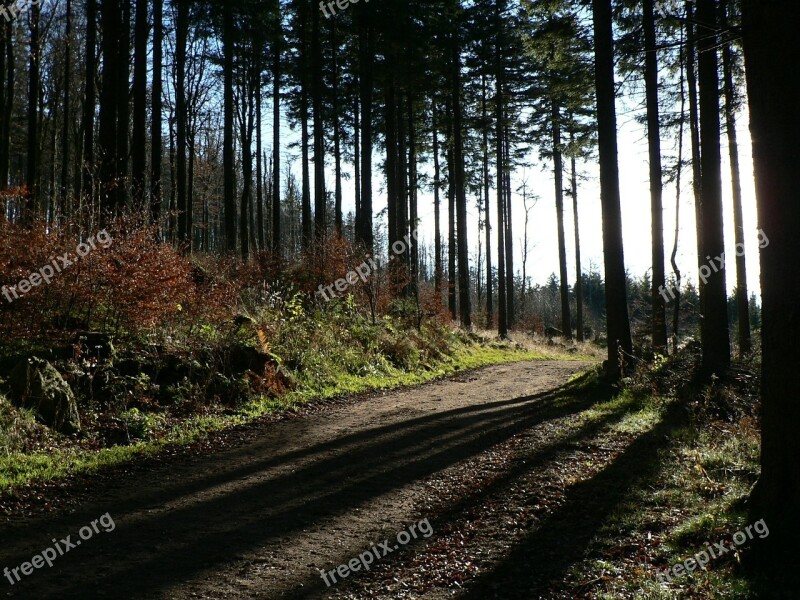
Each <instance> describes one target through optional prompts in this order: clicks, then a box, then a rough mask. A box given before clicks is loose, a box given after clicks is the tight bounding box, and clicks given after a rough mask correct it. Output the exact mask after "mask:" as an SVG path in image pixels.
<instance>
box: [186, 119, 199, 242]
mask: <svg viewBox="0 0 800 600" xmlns="http://www.w3.org/2000/svg"><path fill="white" fill-rule="evenodd" d="M186 139H187V143H186V146H187V154H188V160H187V168H186V238H187V240H188V242H189V245H188V247H187V250H188V251H189V252H192V251H193V250H194V249H195V248H196V247H197V244H196V243H195V239H194V165H195V159H196V157H197V156H196V155H197V150H196V148H197V146H196V142H197V129H196V125H195V121H191V122H190V123H189V124H188V128H187V136H186Z"/></svg>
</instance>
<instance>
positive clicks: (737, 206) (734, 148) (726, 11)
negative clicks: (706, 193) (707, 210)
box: [720, 0, 751, 355]
mask: <svg viewBox="0 0 800 600" xmlns="http://www.w3.org/2000/svg"><path fill="white" fill-rule="evenodd" d="M720 10H721V11H722V18H723V25H724V27H725V30H726V31H725V35H726V36H729V35H730V33H731V32H730V28H731V26H732V18H731V14H730V13H731V6H730V2H729V0H722V2H721V3H720ZM737 66H738V63H737V61H736V57H735V55H734V51H733V47H732V44H731V43H730V42H727V43H725V44H724V45H723V46H722V68H723V73H724V82H723V89H724V93H725V128H726V130H727V133H728V155H729V157H730V163H731V190H732V195H733V227H734V237H735V241H736V307H737V310H738V319H737V320H738V333H739V336H738V339H739V353H740V354H741V355H744V354H747V353H748V352H750V348H751V342H750V312H749V307H748V294H747V259H746V257H745V251H744V250H745V241H744V216H743V213H742V176H741V169H740V165H739V139H738V134H737V133H736V112H737V110H738V108H739V98H738V94H737V86H736V85H735V83H734V70H735V68H736V67H737Z"/></svg>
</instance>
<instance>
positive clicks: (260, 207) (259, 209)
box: [255, 49, 265, 250]
mask: <svg viewBox="0 0 800 600" xmlns="http://www.w3.org/2000/svg"><path fill="white" fill-rule="evenodd" d="M258 57H259V64H258V70H257V71H256V77H255V85H256V220H257V221H258V222H257V223H256V231H257V233H258V249H259V250H263V249H264V248H265V245H264V181H263V179H264V171H263V167H262V162H261V160H262V150H261V123H262V121H261V70H262V64H261V50H260V49H259V53H258Z"/></svg>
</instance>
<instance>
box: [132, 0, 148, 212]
mask: <svg viewBox="0 0 800 600" xmlns="http://www.w3.org/2000/svg"><path fill="white" fill-rule="evenodd" d="M148 29H149V28H148V23H147V0H136V23H135V26H134V62H133V138H132V141H133V147H132V150H133V156H132V160H131V164H132V175H131V187H132V191H133V200H134V206H136V207H137V209H138V208H144V206H145V203H146V198H147V190H146V188H145V178H146V176H147V60H148V57H147V37H148Z"/></svg>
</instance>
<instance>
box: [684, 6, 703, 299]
mask: <svg viewBox="0 0 800 600" xmlns="http://www.w3.org/2000/svg"><path fill="white" fill-rule="evenodd" d="M696 37H697V36H696V29H695V18H694V0H687V2H686V83H687V85H688V87H689V128H690V131H691V138H692V173H693V176H692V178H693V179H692V190H693V192H694V218H695V230H696V239H697V267H698V269H701V268H702V267H703V265H704V264H705V263H706V259H705V258H704V257H705V255H706V251H705V248H704V246H703V242H704V239H703V164H702V160H701V159H702V149H701V147H700V107H699V105H698V100H697V71H696V68H697V41H696ZM697 292H698V295H699V297H700V306H703V299H704V298H705V294H706V288H705V286H703V285H698V287H697Z"/></svg>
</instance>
